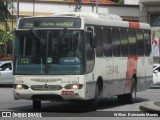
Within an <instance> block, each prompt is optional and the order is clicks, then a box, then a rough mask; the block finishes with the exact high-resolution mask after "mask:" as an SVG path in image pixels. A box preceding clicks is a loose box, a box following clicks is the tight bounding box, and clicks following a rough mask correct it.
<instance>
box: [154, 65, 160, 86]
mask: <svg viewBox="0 0 160 120" xmlns="http://www.w3.org/2000/svg"><path fill="white" fill-rule="evenodd" d="M153 86H154V87H160V64H154V65H153Z"/></svg>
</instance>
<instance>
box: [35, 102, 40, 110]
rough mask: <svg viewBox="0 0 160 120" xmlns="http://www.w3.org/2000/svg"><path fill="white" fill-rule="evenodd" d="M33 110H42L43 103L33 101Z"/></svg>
mask: <svg viewBox="0 0 160 120" xmlns="http://www.w3.org/2000/svg"><path fill="white" fill-rule="evenodd" d="M33 109H35V110H39V109H41V101H37V100H33Z"/></svg>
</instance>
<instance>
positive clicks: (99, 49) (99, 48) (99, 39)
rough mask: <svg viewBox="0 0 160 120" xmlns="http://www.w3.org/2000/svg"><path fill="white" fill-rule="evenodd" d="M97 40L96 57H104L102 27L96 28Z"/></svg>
mask: <svg viewBox="0 0 160 120" xmlns="http://www.w3.org/2000/svg"><path fill="white" fill-rule="evenodd" d="M95 39H96V41H97V44H96V56H97V57H102V56H103V42H102V29H101V28H100V27H95Z"/></svg>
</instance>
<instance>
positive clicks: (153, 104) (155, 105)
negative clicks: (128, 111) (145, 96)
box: [139, 100, 160, 112]
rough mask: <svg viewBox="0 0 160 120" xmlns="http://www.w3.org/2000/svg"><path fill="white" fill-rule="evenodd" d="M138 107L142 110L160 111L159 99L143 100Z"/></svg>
mask: <svg viewBox="0 0 160 120" xmlns="http://www.w3.org/2000/svg"><path fill="white" fill-rule="evenodd" d="M139 109H140V110H142V111H150V112H153V111H154V112H160V100H158V101H148V102H144V103H142V104H141V105H140V107H139Z"/></svg>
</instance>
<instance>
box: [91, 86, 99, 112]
mask: <svg viewBox="0 0 160 120" xmlns="http://www.w3.org/2000/svg"><path fill="white" fill-rule="evenodd" d="M99 96H100V91H99V90H98V85H96V89H95V97H94V99H92V100H91V101H90V107H91V109H92V110H95V111H96V110H97V108H98V102H99Z"/></svg>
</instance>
